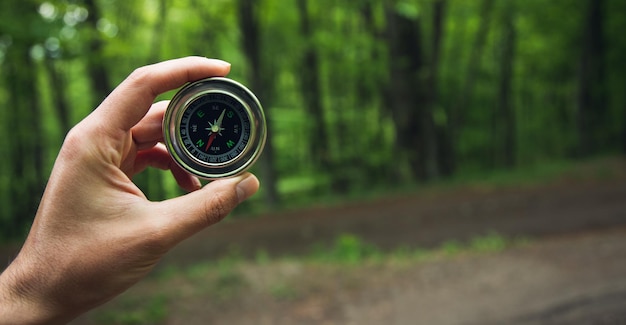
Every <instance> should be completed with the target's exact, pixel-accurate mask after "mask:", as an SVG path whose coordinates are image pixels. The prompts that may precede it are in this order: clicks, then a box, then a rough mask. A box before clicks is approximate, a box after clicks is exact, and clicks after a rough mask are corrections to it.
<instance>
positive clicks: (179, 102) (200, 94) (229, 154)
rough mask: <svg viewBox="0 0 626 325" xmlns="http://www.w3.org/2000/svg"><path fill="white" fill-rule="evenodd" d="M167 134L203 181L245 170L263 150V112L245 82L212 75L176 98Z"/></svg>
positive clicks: (178, 157) (174, 152) (173, 149)
mask: <svg viewBox="0 0 626 325" xmlns="http://www.w3.org/2000/svg"><path fill="white" fill-rule="evenodd" d="M163 132H164V138H165V144H166V146H167V148H168V151H169V152H170V155H171V156H172V158H173V159H174V161H176V163H178V164H179V165H180V166H181V167H182V168H183V169H185V170H186V171H187V172H189V173H191V174H193V175H196V176H198V177H201V178H205V179H216V178H222V177H229V176H235V175H238V174H240V173H242V172H244V171H245V170H247V169H248V168H249V167H250V166H251V165H252V164H253V163H254V162H255V161H256V160H257V158H258V157H259V155H260V154H261V151H262V149H263V146H264V144H265V138H266V128H265V115H264V113H263V109H262V107H261V104H260V103H259V101H258V100H257V99H256V97H255V96H254V94H252V92H251V91H250V90H248V89H247V88H245V87H244V86H243V85H241V84H239V83H237V82H235V81H232V80H230V79H227V78H208V79H204V80H200V81H197V82H194V83H191V84H189V85H187V86H185V87H184V88H183V89H181V90H180V91H179V92H178V93H177V94H176V95H175V96H174V98H173V99H172V101H171V102H170V105H169V106H168V108H167V111H166V112H165V117H164V119H163Z"/></svg>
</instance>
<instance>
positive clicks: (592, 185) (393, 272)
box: [74, 160, 626, 324]
mask: <svg viewBox="0 0 626 325" xmlns="http://www.w3.org/2000/svg"><path fill="white" fill-rule="evenodd" d="M610 164H611V165H612V167H611V170H613V172H611V173H610V177H589V178H586V177H578V176H579V175H572V177H564V178H561V179H559V180H556V181H553V182H550V183H549V184H536V185H527V186H523V187H520V186H515V187H507V186H499V187H493V186H491V187H481V186H468V187H463V188H454V189H442V190H432V191H426V192H420V193H413V194H405V195H402V196H394V197H387V198H381V199H375V200H368V201H366V202H352V203H348V204H344V205H337V206H320V207H313V208H309V209H306V210H298V211H286V212H281V213H278V214H273V215H271V216H259V217H255V218H249V219H243V220H234V221H226V222H222V223H220V224H218V225H216V226H214V227H212V228H210V229H207V230H205V231H203V232H202V233H200V234H198V235H196V236H195V237H193V238H191V239H189V240H187V241H185V242H184V243H182V244H181V245H179V246H178V247H177V248H175V249H174V250H173V251H171V252H170V253H169V254H168V255H167V256H166V257H165V258H164V259H163V261H162V263H161V264H160V266H159V268H161V269H164V268H166V267H168V266H171V265H176V266H178V267H182V266H190V265H194V264H195V263H198V262H199V261H210V260H215V259H217V258H219V257H221V256H227V255H228V254H232V252H233V250H236V251H237V252H239V253H240V254H242V255H244V256H254V255H255V254H256V253H257V252H258V251H259V250H263V251H265V252H267V253H268V254H269V255H271V256H289V255H298V254H303V253H308V252H310V250H311V248H312V247H313V246H314V245H319V244H320V243H332V242H333V241H334V240H335V239H336V238H337V236H339V235H342V234H354V235H356V236H358V237H359V238H361V239H362V240H363V241H365V242H368V243H371V244H374V245H376V246H378V247H380V248H381V249H384V250H390V251H391V250H395V249H398V248H399V247H407V248H417V247H422V248H429V247H438V246H440V245H441V244H442V243H445V242H449V241H450V240H458V241H464V240H470V239H472V238H476V237H477V236H482V235H485V234H489V233H497V234H500V235H502V236H505V237H507V238H517V237H523V238H528V239H529V243H528V244H525V245H521V246H514V247H512V248H508V249H504V250H501V251H497V252H491V253H476V252H468V253H464V254H459V255H455V256H452V257H443V258H434V259H431V260H427V261H421V262H415V263H412V262H411V263H408V264H406V265H395V264H394V265H386V264H385V265H371V266H363V267H361V268H354V267H352V268H350V267H347V269H348V270H347V271H346V270H340V267H336V268H330V269H324V268H321V269H316V268H315V267H310V266H302V265H292V264H289V263H287V264H286V265H275V264H272V266H271V269H267V267H265V268H264V267H262V266H254V267H252V266H251V267H250V268H249V269H248V270H247V271H246V272H248V274H249V277H248V278H254V277H257V278H259V279H260V278H262V277H263V274H268V273H273V274H274V275H275V276H281V277H284V278H286V279H287V278H288V279H290V280H289V281H299V282H300V285H301V286H303V287H307V288H309V290H307V291H306V294H304V293H300V294H295V295H294V297H291V298H287V299H272V297H269V298H268V297H266V296H261V295H258V294H253V293H251V294H250V295H249V296H247V297H244V298H242V299H241V300H238V301H231V302H230V303H225V304H224V303H222V304H217V305H212V304H211V303H207V302H206V301H194V299H188V300H184V301H180V302H178V303H173V304H172V305H171V306H170V313H169V316H168V317H167V319H166V320H164V321H163V322H164V323H166V324H206V323H214V324H381V323H385V324H626V161H624V160H617V161H611V162H610ZM574 176H575V177H574ZM157 271H158V270H157ZM253 282H254V281H253ZM259 282H261V281H260V280H259ZM154 285H155V282H154V281H152V280H150V279H148V280H147V281H146V282H142V283H140V284H139V286H138V288H137V289H136V290H138V291H142V290H143V291H146V290H148V291H150V290H152V291H153V292H157V291H158V290H159V289H158V288H154ZM253 285H254V284H253ZM150 286H152V287H150ZM181 288H182V287H181ZM181 290H182V289H181ZM287 294H288V292H287ZM274 298H276V296H274ZM196 300H197V299H196ZM105 308H106V306H105ZM96 312H98V311H96ZM74 323H75V324H91V323H92V321H91V318H90V316H89V315H87V316H84V317H82V318H81V319H78V320H76V321H75V322H74Z"/></svg>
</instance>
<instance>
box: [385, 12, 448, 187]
mask: <svg viewBox="0 0 626 325" xmlns="http://www.w3.org/2000/svg"><path fill="white" fill-rule="evenodd" d="M385 11H386V15H385V16H386V18H387V41H388V44H387V45H388V48H389V54H390V55H389V60H390V62H389V63H390V66H391V67H390V69H389V70H390V82H389V88H388V89H387V95H386V97H387V100H388V102H389V109H390V110H391V113H392V117H393V119H394V123H395V125H396V143H397V147H398V150H399V151H400V152H402V153H403V154H405V155H406V157H407V158H408V161H409V164H410V166H411V170H412V173H413V176H414V177H417V178H418V179H420V180H423V181H425V180H430V179H433V178H436V177H437V176H438V173H439V172H438V169H437V168H438V164H437V152H436V151H437V144H436V142H437V139H436V136H435V125H434V121H433V115H432V110H431V106H430V104H431V103H432V97H431V96H432V93H431V92H429V91H428V90H427V89H430V88H429V87H427V86H426V82H427V80H428V79H427V78H424V77H423V75H424V72H428V71H427V69H428V67H426V65H425V60H424V55H423V49H422V45H421V43H422V34H421V26H420V24H421V21H420V19H419V17H407V16H404V15H403V14H401V13H398V12H397V11H396V10H395V9H394V8H389V7H387V8H385Z"/></svg>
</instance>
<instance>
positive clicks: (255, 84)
mask: <svg viewBox="0 0 626 325" xmlns="http://www.w3.org/2000/svg"><path fill="white" fill-rule="evenodd" d="M258 6H259V2H258V1H249V0H239V1H238V11H239V27H240V29H241V34H242V38H241V43H242V47H243V50H244V54H245V56H246V59H247V61H248V80H250V88H252V90H253V91H254V92H255V93H256V94H257V96H258V97H259V100H260V101H261V102H262V103H263V108H264V110H265V115H266V119H267V131H268V137H267V142H266V143H265V149H264V150H263V154H262V155H261V158H260V160H259V164H260V167H261V173H262V177H263V188H264V190H265V200H266V202H267V204H268V205H269V206H270V207H277V206H278V205H279V203H280V196H279V193H278V184H277V183H278V175H277V173H276V169H275V168H274V145H273V143H272V138H273V137H272V134H271V133H272V126H271V124H272V122H271V121H272V120H271V110H270V107H271V97H272V92H273V80H271V79H270V78H269V76H270V74H266V73H264V70H263V68H264V65H263V62H262V58H261V53H262V50H261V40H260V29H261V26H260V23H259V13H258Z"/></svg>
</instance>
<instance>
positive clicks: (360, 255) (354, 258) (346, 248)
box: [311, 234, 381, 265]
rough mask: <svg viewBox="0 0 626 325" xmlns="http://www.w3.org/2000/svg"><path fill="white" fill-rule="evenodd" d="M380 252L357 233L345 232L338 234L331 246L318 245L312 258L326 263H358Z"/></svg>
mask: <svg viewBox="0 0 626 325" xmlns="http://www.w3.org/2000/svg"><path fill="white" fill-rule="evenodd" d="M380 254H381V252H380V250H379V249H378V248H376V246H374V245H371V244H367V243H365V242H364V241H363V240H361V239H360V238H359V237H357V236H355V235H351V234H343V235H340V236H338V237H337V238H336V239H335V242H334V244H333V245H332V246H331V247H329V248H328V247H324V245H321V244H320V245H317V246H316V247H315V249H314V250H313V252H312V255H311V258H312V259H313V260H319V261H322V262H325V263H342V264H352V265H356V264H359V263H362V262H363V261H364V260H367V259H371V258H374V257H376V256H378V255H380Z"/></svg>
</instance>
